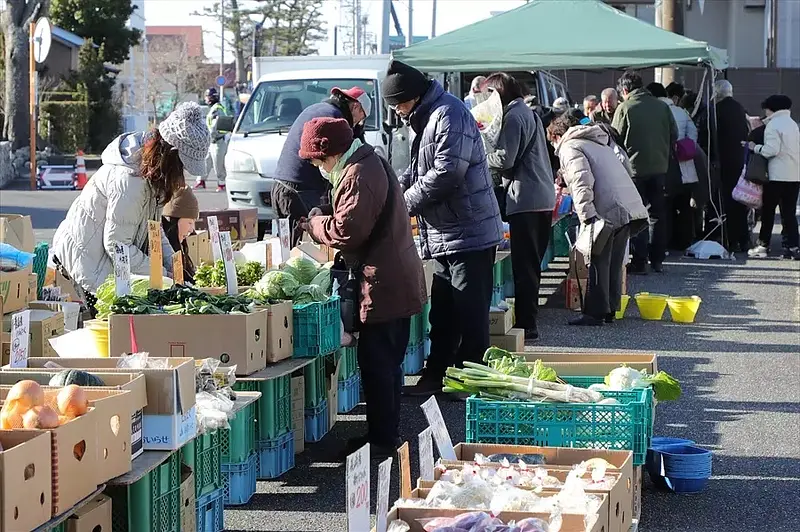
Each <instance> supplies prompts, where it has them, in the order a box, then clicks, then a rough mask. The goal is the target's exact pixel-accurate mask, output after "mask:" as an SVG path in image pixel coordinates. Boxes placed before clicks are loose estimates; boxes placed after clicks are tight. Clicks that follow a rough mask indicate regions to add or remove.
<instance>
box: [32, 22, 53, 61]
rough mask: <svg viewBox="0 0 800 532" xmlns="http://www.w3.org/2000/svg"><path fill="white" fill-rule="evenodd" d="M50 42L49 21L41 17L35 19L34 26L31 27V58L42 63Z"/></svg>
mask: <svg viewBox="0 0 800 532" xmlns="http://www.w3.org/2000/svg"><path fill="white" fill-rule="evenodd" d="M51 42H52V38H51V33H50V21H49V20H47V18H46V17H42V18H40V19H39V20H37V21H36V26H34V28H33V58H34V59H36V62H37V63H44V60H45V59H47V54H48V53H49V52H50V43H51Z"/></svg>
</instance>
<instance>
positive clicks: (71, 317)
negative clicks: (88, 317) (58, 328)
mask: <svg viewBox="0 0 800 532" xmlns="http://www.w3.org/2000/svg"><path fill="white" fill-rule="evenodd" d="M61 311H62V312H63V313H64V329H66V330H68V331H75V330H77V329H78V317H79V315H80V312H81V304H80V303H68V302H63V303H61Z"/></svg>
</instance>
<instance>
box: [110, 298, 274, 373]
mask: <svg viewBox="0 0 800 532" xmlns="http://www.w3.org/2000/svg"><path fill="white" fill-rule="evenodd" d="M130 318H131V317H130V316H128V315H123V314H115V315H112V316H111V317H110V320H109V335H110V338H109V345H110V352H111V353H112V354H114V355H117V354H120V353H130V352H132V350H133V347H132V345H131V325H130ZM266 327H267V311H266V310H259V311H256V312H252V313H250V314H202V315H188V316H169V315H136V316H133V329H134V332H135V334H136V341H137V344H138V349H139V351H145V352H148V353H150V356H151V357H172V358H182V357H191V358H196V359H198V360H201V359H205V358H214V359H216V360H219V361H220V362H221V363H222V365H224V366H233V365H235V366H236V374H237V375H250V374H251V373H255V372H256V371H258V370H261V369H264V368H265V367H266V366H267V330H266ZM192 382H194V374H192Z"/></svg>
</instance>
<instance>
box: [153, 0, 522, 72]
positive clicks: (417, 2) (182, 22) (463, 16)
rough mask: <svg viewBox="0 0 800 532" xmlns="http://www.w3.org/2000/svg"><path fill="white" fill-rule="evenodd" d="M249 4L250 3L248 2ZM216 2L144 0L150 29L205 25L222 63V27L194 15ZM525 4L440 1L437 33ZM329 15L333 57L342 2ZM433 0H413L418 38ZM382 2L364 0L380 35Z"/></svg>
mask: <svg viewBox="0 0 800 532" xmlns="http://www.w3.org/2000/svg"><path fill="white" fill-rule="evenodd" d="M244 1H245V2H246V0H244ZM214 3H215V2H214V1H198V0H144V19H145V23H146V24H147V25H150V26H173V25H175V26H186V25H202V26H203V29H204V33H203V45H204V49H205V54H206V57H208V58H209V59H210V60H212V61H213V60H217V61H218V60H219V57H220V45H219V41H220V38H219V24H218V23H215V22H214V20H212V19H210V18H208V17H201V16H194V15H192V13H194V12H197V11H202V8H203V6H211V5H213V4H214ZM524 3H525V1H524V0H438V2H437V3H436V34H437V35H441V34H443V33H446V32H448V31H452V30H454V29H457V28H460V27H462V26H466V25H468V24H472V23H473V22H477V21H479V20H483V19H485V18H487V17H490V16H491V13H492V12H495V11H507V10H509V9H514V8H515V7H519V6H520V5H523V4H524ZM324 4H325V7H324V9H325V16H324V18H325V19H326V21H327V27H326V29H327V30H328V38H327V40H326V41H323V42H322V43H320V45H319V53H320V55H333V26H334V25H336V24H339V22H340V12H339V11H340V10H339V1H338V0H326V1H325V2H324ZM408 4H409V2H408V0H395V1H394V8H395V11H396V12H397V16H398V18H399V19H400V25H401V26H402V28H403V31H404V32H406V28H407V27H408ZM432 5H433V2H432V1H431V0H413V2H412V6H413V10H412V11H413V29H414V35H417V36H419V35H425V36H429V35H430V33H431V23H432ZM381 6H382V2H381V1H380V0H362V2H361V11H362V15H366V16H368V17H369V21H370V22H369V25H368V29H367V31H369V32H371V33H375V34H376V35H379V34H380V23H381V22H380V17H381V9H382V7H381ZM391 28H392V29H391V32H390V33H391V34H392V35H395V31H394V26H393V25H391ZM225 59H226V61H231V60H232V55H230V54H227V53H226V57H225Z"/></svg>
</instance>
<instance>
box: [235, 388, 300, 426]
mask: <svg viewBox="0 0 800 532" xmlns="http://www.w3.org/2000/svg"><path fill="white" fill-rule="evenodd" d="M256 383H257V385H258V387H257V390H256V391H259V392H261V397H260V398H259V399H258V401H256V410H255V415H256V428H257V436H256V441H258V440H262V439H267V440H268V439H272V438H277V437H278V436H280V435H281V434H286V433H287V432H289V431H291V430H292V377H291V375H284V376H282V377H277V378H274V379H270V380H267V381H256ZM237 384H238V383H237Z"/></svg>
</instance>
